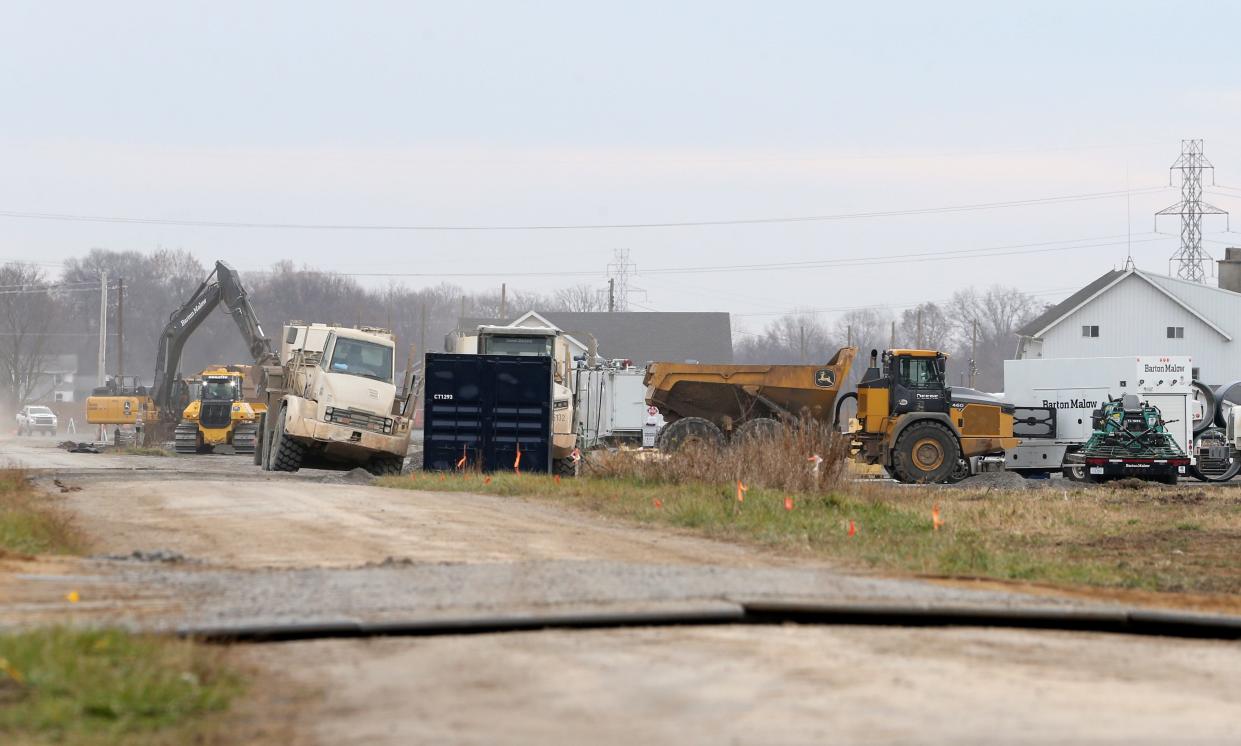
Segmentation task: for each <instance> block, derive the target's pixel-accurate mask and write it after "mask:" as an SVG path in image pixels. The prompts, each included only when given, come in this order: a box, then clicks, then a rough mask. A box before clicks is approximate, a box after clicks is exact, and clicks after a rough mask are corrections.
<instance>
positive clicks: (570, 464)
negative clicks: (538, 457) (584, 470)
mask: <svg viewBox="0 0 1241 746" xmlns="http://www.w3.org/2000/svg"><path fill="white" fill-rule="evenodd" d="M577 464H578V462H577V461H574V460H573V459H571V458H554V459H552V474H555V475H557V476H561V477H576V476H577Z"/></svg>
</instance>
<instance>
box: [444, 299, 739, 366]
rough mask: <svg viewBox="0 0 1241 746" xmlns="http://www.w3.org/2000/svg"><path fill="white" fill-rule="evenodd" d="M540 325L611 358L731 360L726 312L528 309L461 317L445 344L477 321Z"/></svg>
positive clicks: (457, 343)
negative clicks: (511, 313)
mask: <svg viewBox="0 0 1241 746" xmlns="http://www.w3.org/2000/svg"><path fill="white" fill-rule="evenodd" d="M484 325H489V326H508V325H512V326H541V327H548V328H553V329H558V330H560V331H562V332H564V333H565V335H566V336H567V337H572V339H573V341H572V345H571V346H575V349H580V350H581V351H582V352H586V351H587V350H588V348H589V347H590V346H591V344H592V339H591V338H592V337H593V343H594V344H597V345H598V354H599V355H601V356H603V357H604V358H607V359H609V360H615V359H625V360H632V361H633V363H634V365H638V366H644V365H646V364H647V363H650V362H656V361H667V362H687V361H692V362H699V363H731V362H732V361H733V340H732V322H731V319H730V317H729V315H728V314H727V313H716V312H697V311H687V312H675V311H668V312H663V311H618V312H615V313H610V312H598V313H575V312H567V311H529V312H527V313H525V314H522V315H521V316H518V317H516V318H512V319H486V318H462V319H459V320H458V322H457V328H456V330H455V331H453V332H450V333H449V334H448V338H447V339H446V340H445V349H446V350H449V351H462V347H461V345H462V343H463V342H465V340H466V339H468V338H469V337H472V336H475V335H476V334H477V333H478V327H479V326H484Z"/></svg>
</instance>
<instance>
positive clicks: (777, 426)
mask: <svg viewBox="0 0 1241 746" xmlns="http://www.w3.org/2000/svg"><path fill="white" fill-rule="evenodd" d="M783 432H784V425H783V424H781V423H780V421H779V420H775V419H772V418H771V417H755V418H754V419H752V420H746V421H745V422H743V423H741V424H740V425H738V426H737V429H736V430H733V441H732V442H733V444H734V445H741V444H743V443H763V442H768V441H772V440H775V439H776V438H779V437H780V435H781V434H782V433H783Z"/></svg>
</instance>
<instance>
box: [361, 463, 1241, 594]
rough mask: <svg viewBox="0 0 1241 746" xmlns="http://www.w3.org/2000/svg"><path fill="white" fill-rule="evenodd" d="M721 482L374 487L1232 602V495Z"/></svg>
mask: <svg viewBox="0 0 1241 746" xmlns="http://www.w3.org/2000/svg"><path fill="white" fill-rule="evenodd" d="M613 471H615V470H613ZM725 473H727V472H725ZM731 477H732V474H728V476H727V477H726V478H725V479H718V478H717V479H716V480H708V479H701V480H700V479H693V480H684V481H680V482H679V483H678V482H673V481H664V480H660V479H658V478H650V477H649V475H648V476H646V477H623V476H619V475H612V476H608V477H581V478H578V479H564V480H560V481H556V480H554V479H552V478H549V477H546V476H541V475H522V476H518V475H514V474H511V473H510V474H496V475H491V476H489V477H483V476H481V475H478V474H466V475H462V474H453V475H447V476H444V477H441V475H439V474H435V473H415V474H411V475H407V476H402V477H388V478H385V479H383V480H381V481H380V484H383V485H385V486H388V487H398V488H406V489H421V490H436V491H468V492H482V493H490V494H497V495H512V496H523V497H530V498H537V499H540V500H547V501H552V502H558V503H563V504H565V505H570V506H573V507H576V508H583V509H587V510H591V511H594V512H597V513H601V514H604V515H607V516H612V517H616V518H621V519H625V520H629V521H634V522H638V523H645V524H654V525H664V526H670V527H674V528H677V529H682V530H685V531H689V532H692V533H695V534H699V535H702V536H707V537H711V538H716V539H723V540H728V541H738V542H745V543H749V544H755V545H759V546H762V547H767V548H769V549H772V550H775V551H779V552H781V553H787V554H793V555H798V556H807V557H819V558H829V559H832V560H838V561H840V562H841V563H842V564H844V565H846V566H852V567H857V568H869V569H875V570H880V571H889V572H897V573H901V574H905V573H912V574H925V575H936V576H949V577H970V578H994V579H999V580H1017V581H1030V582H1036V583H1051V584H1055V585H1060V586H1088V587H1112V588H1130V589H1141V590H1147V591H1179V592H1195V593H1216V594H1239V593H1241V556H1239V555H1238V553H1237V552H1236V551H1235V549H1236V547H1237V546H1238V540H1239V539H1241V491H1239V490H1232V489H1218V488H1211V489H1204V488H1203V487H1202V486H1201V485H1197V484H1195V483H1192V482H1190V483H1186V484H1184V485H1181V486H1177V487H1166V486H1150V485H1145V484H1141V483H1139V484H1137V485H1132V484H1128V483H1125V484H1120V485H1117V486H1109V487H1097V486H1091V487H1081V486H1077V485H1072V484H1070V483H1064V485H1063V487H1061V486H1059V482H1057V485H1058V486H1056V487H1051V486H1047V487H1044V488H1041V489H995V488H985V487H975V488H971V487H970V486H969V481H967V482H965V483H963V484H962V485H961V487H960V488H944V487H907V486H898V485H889V484H874V483H860V482H848V481H845V480H838V481H836V482H835V484H834V485H831V486H825V487H823V488H822V489H818V490H815V491H813V492H807V491H794V490H784V489H775V488H771V487H765V486H762V485H760V484H757V483H748V484H747V486H748V487H749V489H748V490H747V491H745V492H744V495H743V496H744V501H738V500H737V487H736V482H735V480H734V479H732V478H731ZM742 481H743V482H745V481H746V480H744V479H743V480H742ZM971 481H972V480H971ZM755 482H757V480H755ZM937 507H938V515H939V518H940V520H941V521H942V525H941V527H940V528H938V529H936V528H935V526H934V521H933V511H935V509H936V508H937ZM850 525H852V526H853V532H852V535H850V528H849V527H850Z"/></svg>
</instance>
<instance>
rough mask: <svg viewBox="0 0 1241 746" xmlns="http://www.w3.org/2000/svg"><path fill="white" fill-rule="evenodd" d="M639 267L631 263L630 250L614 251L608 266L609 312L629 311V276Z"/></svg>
mask: <svg viewBox="0 0 1241 746" xmlns="http://www.w3.org/2000/svg"><path fill="white" fill-rule="evenodd" d="M637 268H638V265H636V264H633V263H632V262H630V261H629V249H613V251H612V263H611V264H609V265H608V310H609V311H627V310H629V275H630V273H632V272H633V271H634V270H635V269H637Z"/></svg>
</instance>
